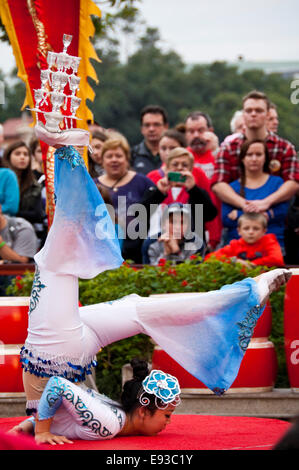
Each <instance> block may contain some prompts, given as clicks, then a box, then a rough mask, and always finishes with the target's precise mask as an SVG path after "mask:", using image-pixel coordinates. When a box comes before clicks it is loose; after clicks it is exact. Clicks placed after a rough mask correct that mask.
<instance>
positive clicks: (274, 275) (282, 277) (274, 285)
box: [254, 269, 292, 305]
mask: <svg viewBox="0 0 299 470" xmlns="http://www.w3.org/2000/svg"><path fill="white" fill-rule="evenodd" d="M291 276H292V272H291V271H289V270H288V269H274V270H273V271H268V272H267V273H263V274H260V275H259V276H256V277H255V278H254V280H255V281H256V282H257V283H258V291H259V294H260V304H261V305H264V304H265V303H266V302H267V300H268V298H269V296H270V295H271V294H272V292H275V291H277V290H278V289H280V287H282V286H283V285H285V284H286V283H287V282H288V281H289V279H290V278H291Z"/></svg>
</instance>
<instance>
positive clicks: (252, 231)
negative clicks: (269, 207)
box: [237, 212, 268, 244]
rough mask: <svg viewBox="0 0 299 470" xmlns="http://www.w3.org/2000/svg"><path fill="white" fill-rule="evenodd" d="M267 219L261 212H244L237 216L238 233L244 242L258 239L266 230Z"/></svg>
mask: <svg viewBox="0 0 299 470" xmlns="http://www.w3.org/2000/svg"><path fill="white" fill-rule="evenodd" d="M267 225H268V223H267V219H266V217H265V215H264V214H262V213H255V212H245V213H244V214H242V215H241V216H240V217H239V218H238V226H237V230H238V234H239V236H240V237H241V238H243V240H244V241H245V242H246V243H249V244H252V243H256V242H257V241H258V240H260V239H261V238H262V237H263V236H264V235H265V233H266V231H267Z"/></svg>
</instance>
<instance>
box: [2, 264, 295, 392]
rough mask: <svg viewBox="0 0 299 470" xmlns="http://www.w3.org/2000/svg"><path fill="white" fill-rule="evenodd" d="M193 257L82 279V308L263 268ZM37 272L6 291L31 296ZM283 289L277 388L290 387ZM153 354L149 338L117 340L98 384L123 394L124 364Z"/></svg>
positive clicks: (202, 287)
mask: <svg viewBox="0 0 299 470" xmlns="http://www.w3.org/2000/svg"><path fill="white" fill-rule="evenodd" d="M201 261H202V260H201V258H200V257H197V256H191V258H190V259H189V260H187V261H185V262H184V263H182V264H179V265H176V266H172V265H171V264H170V263H169V262H167V263H165V264H164V263H163V262H162V263H161V265H160V266H144V268H142V269H136V268H135V267H134V266H133V265H130V264H128V263H124V264H123V265H122V266H121V267H120V268H119V269H115V270H110V271H105V272H103V273H101V274H100V275H99V276H97V277H96V278H94V279H91V280H80V281H79V298H80V301H81V303H82V304H83V305H91V304H96V303H100V302H107V301H110V300H116V299H118V298H121V297H124V296H126V295H130V294H134V293H135V294H138V295H140V296H143V297H147V296H149V295H152V294H163V293H166V292H167V293H179V292H208V291H211V290H215V289H220V288H221V287H222V286H223V285H225V284H231V283H233V282H236V281H240V280H242V279H244V278H245V277H255V276H257V275H259V274H260V273H261V272H263V270H267V268H264V267H255V268H245V267H244V266H243V265H241V264H239V263H232V262H229V261H227V262H222V261H218V260H215V259H212V258H211V259H210V260H208V261H205V262H201ZM32 281H33V273H27V274H26V275H24V276H22V277H21V276H17V278H16V279H14V280H13V281H12V284H11V285H10V287H9V288H8V289H7V295H13V296H19V295H21V296H28V295H30V291H31V285H32ZM283 299H284V289H280V290H279V291H278V292H275V293H274V294H272V295H271V307H272V314H273V326H272V334H271V338H270V339H271V341H273V343H274V344H275V348H276V351H277V355H278V363H279V371H278V378H277V383H276V386H279V387H288V386H289V384H288V379H287V372H286V365H285V355H284V336H283ZM152 351H153V344H152V342H151V340H150V339H149V338H148V337H147V336H145V335H137V336H134V337H132V338H128V339H124V340H122V341H118V342H116V343H114V344H111V345H108V346H106V347H105V348H104V349H103V350H102V351H101V352H100V353H99V355H98V363H99V364H98V367H97V373H96V376H97V385H98V387H99V389H100V390H101V391H102V392H103V393H105V394H107V395H109V396H113V397H114V398H117V397H118V396H119V394H120V390H121V369H122V366H123V365H124V364H126V363H128V362H130V360H131V359H132V358H133V357H134V356H138V357H143V358H145V359H147V360H148V361H150V359H151V355H152Z"/></svg>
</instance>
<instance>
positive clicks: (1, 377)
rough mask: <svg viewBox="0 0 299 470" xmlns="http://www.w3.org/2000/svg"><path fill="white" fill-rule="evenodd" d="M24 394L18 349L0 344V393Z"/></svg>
mask: <svg viewBox="0 0 299 470" xmlns="http://www.w3.org/2000/svg"><path fill="white" fill-rule="evenodd" d="M12 392H24V387H23V380H22V367H21V363H20V348H19V347H18V346H17V345H3V344H2V345H1V344H0V393H12Z"/></svg>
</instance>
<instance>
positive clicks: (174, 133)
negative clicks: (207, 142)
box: [160, 129, 187, 147]
mask: <svg viewBox="0 0 299 470" xmlns="http://www.w3.org/2000/svg"><path fill="white" fill-rule="evenodd" d="M163 137H169V138H170V139H174V140H176V141H177V142H178V143H179V144H180V147H187V143H186V139H185V136H184V134H183V133H182V132H180V131H178V130H177V129H167V130H166V131H164V132H163V134H162V135H161V139H163ZM161 139H160V140H161Z"/></svg>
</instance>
